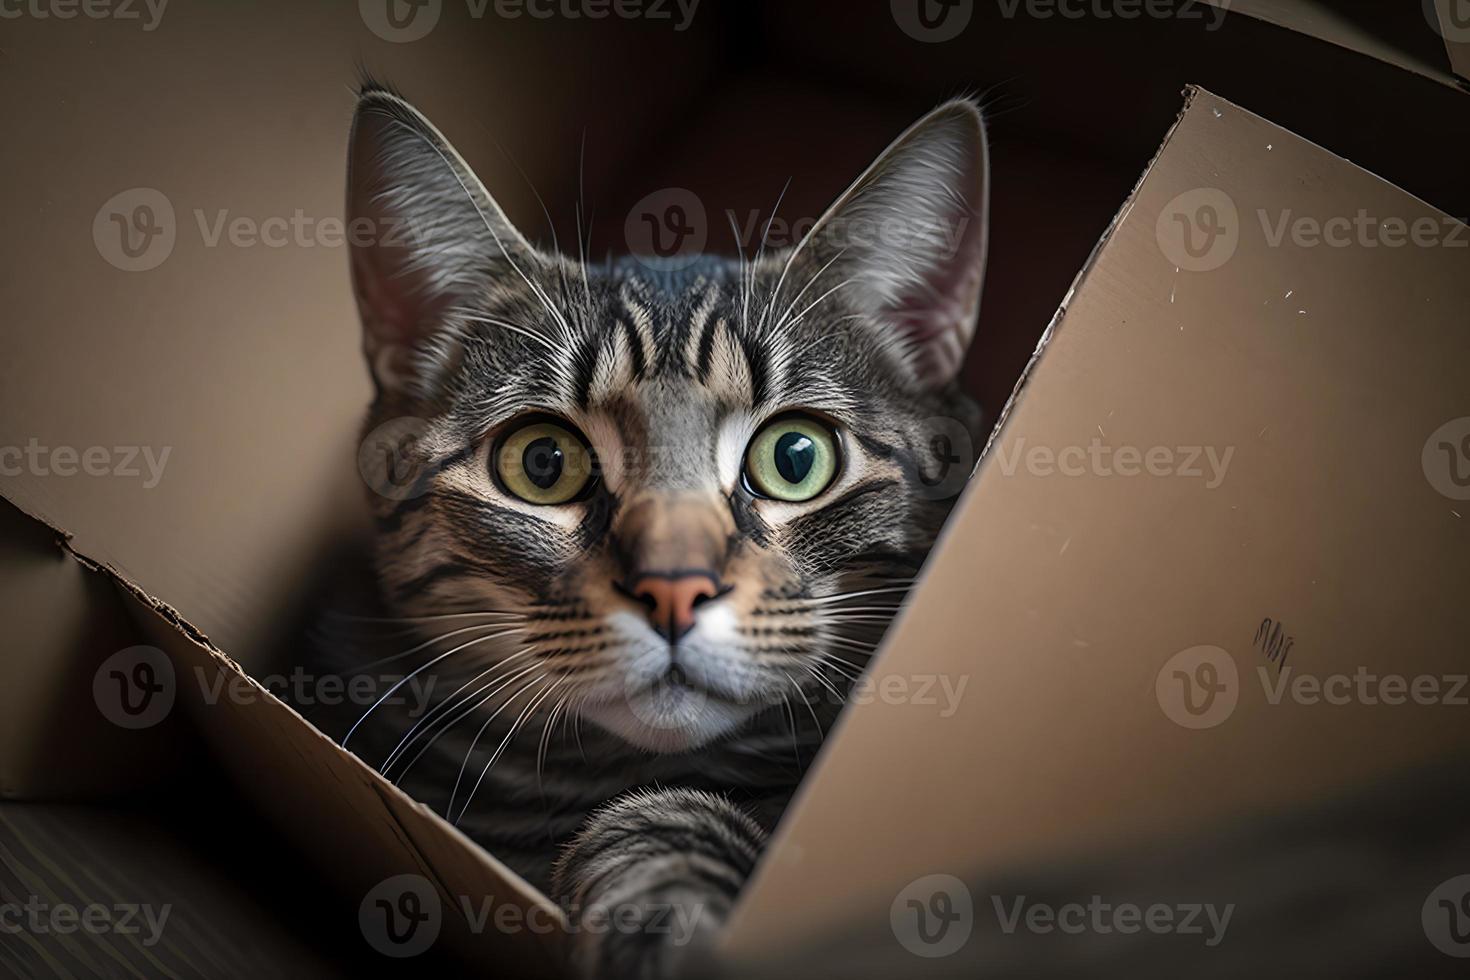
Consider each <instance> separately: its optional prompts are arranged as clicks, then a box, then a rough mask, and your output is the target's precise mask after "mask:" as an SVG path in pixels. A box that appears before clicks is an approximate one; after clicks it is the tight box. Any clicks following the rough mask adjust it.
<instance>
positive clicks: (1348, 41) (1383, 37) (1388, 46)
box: [1208, 0, 1459, 84]
mask: <svg viewBox="0 0 1470 980" xmlns="http://www.w3.org/2000/svg"><path fill="white" fill-rule="evenodd" d="M1208 2H1209V3H1211V4H1213V5H1214V6H1216V7H1219V8H1220V9H1221V10H1224V11H1228V12H1229V13H1230V14H1232V15H1233V14H1245V15H1246V16H1249V17H1256V18H1259V19H1260V20H1264V21H1266V22H1267V23H1270V24H1275V25H1276V26H1278V27H1285V28H1287V29H1288V30H1293V31H1298V32H1300V33H1302V34H1308V35H1310V36H1312V37H1316V38H1321V39H1322V40H1324V41H1327V42H1329V43H1331V44H1336V45H1338V46H1340V47H1344V48H1347V49H1348V50H1349V51H1356V52H1358V53H1359V54H1365V55H1368V56H1369V57H1370V58H1377V59H1378V60H1379V61H1383V62H1386V63H1387V64H1390V65H1394V66H1395V67H1398V68H1402V69H1404V70H1405V71H1411V72H1414V73H1415V74H1416V75H1423V76H1424V77H1425V78H1432V79H1434V80H1435V81H1439V82H1446V83H1449V84H1454V79H1453V77H1452V76H1451V75H1450V73H1449V72H1448V71H1446V70H1445V69H1446V66H1447V63H1446V60H1445V58H1444V53H1443V52H1442V51H1441V50H1440V43H1439V40H1438V38H1437V37H1436V36H1435V28H1436V27H1437V26H1439V25H1436V24H1435V22H1434V16H1433V10H1432V8H1431V6H1430V5H1431V4H1439V5H1440V6H1441V8H1445V16H1446V21H1445V23H1449V20H1448V15H1449V12H1448V9H1447V8H1448V6H1449V5H1451V4H1454V3H1457V2H1459V0H1423V2H1421V3H1420V4H1418V5H1417V7H1418V8H1419V9H1416V4H1414V3H1403V4H1385V3H1378V2H1374V0H1370V2H1367V3H1363V2H1356V3H1342V2H1341V0H1339V2H1337V3H1327V2H1322V0H1208Z"/></svg>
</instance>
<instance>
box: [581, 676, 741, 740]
mask: <svg viewBox="0 0 1470 980" xmlns="http://www.w3.org/2000/svg"><path fill="white" fill-rule="evenodd" d="M758 707H759V706H758V705H741V704H731V703H730V702H728V701H722V700H720V699H718V698H712V697H709V696H707V695H706V694H704V692H702V691H699V690H695V689H692V688H687V687H672V688H671V687H664V686H660V687H655V688H652V689H650V690H646V691H639V692H637V693H635V694H632V695H630V696H628V697H626V698H615V699H613V700H611V701H606V702H603V703H602V704H589V705H587V706H586V707H585V708H584V709H583V710H582V716H583V717H585V718H587V719H589V720H590V721H592V722H593V723H594V724H596V725H597V726H598V727H599V728H602V729H605V730H606V731H608V732H610V733H612V734H613V735H616V736H617V737H618V738H621V739H622V740H623V741H625V742H627V743H628V744H630V745H634V746H637V747H638V748H640V749H644V750H646V751H649V752H660V753H673V752H688V751H691V750H693V749H697V748H699V747H700V746H702V745H705V744H707V743H709V742H712V741H714V740H715V739H717V738H719V737H720V736H722V735H726V734H729V733H730V732H732V731H734V730H735V729H736V728H737V727H739V725H740V724H741V723H742V722H744V721H745V720H746V719H747V718H749V717H750V716H751V715H753V714H755V713H756V710H757V709H758Z"/></svg>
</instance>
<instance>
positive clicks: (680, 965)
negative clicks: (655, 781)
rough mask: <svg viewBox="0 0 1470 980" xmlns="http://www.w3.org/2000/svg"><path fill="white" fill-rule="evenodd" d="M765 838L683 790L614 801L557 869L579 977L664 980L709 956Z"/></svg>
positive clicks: (727, 807) (706, 798)
mask: <svg viewBox="0 0 1470 980" xmlns="http://www.w3.org/2000/svg"><path fill="white" fill-rule="evenodd" d="M765 838H766V832H765V831H764V830H762V829H761V827H760V826H759V825H758V824H757V823H756V822H755V821H754V820H752V819H751V818H750V817H749V816H747V815H746V814H745V813H743V812H741V811H740V810H738V809H737V808H736V807H735V806H734V805H733V804H732V803H730V802H729V801H728V800H726V799H724V798H722V797H719V796H715V795H713V794H710V793H703V792H697V791H694V790H686V789H669V790H644V791H639V792H635V793H629V794H627V795H625V796H621V797H618V798H617V799H616V800H614V801H613V802H612V803H610V804H608V805H607V806H605V807H603V808H602V809H600V810H598V811H596V812H595V813H593V814H592V815H591V816H590V817H588V819H587V822H586V824H585V825H584V826H583V827H582V829H581V831H579V832H578V834H577V836H576V837H575V838H574V839H573V840H572V842H571V843H570V844H569V845H568V847H567V849H566V851H565V852H564V853H563V854H562V856H561V858H560V859H559V860H558V862H557V866H556V872H555V877H554V880H553V882H552V892H553V895H554V896H555V897H556V899H557V900H558V901H560V902H561V903H562V904H563V906H564V907H565V908H567V910H568V914H569V916H570V920H571V926H572V959H573V966H574V968H575V969H576V971H577V973H578V974H579V975H580V976H583V977H598V978H604V977H605V978H608V980H627V978H640V980H663V978H668V977H674V976H677V975H678V974H679V973H680V971H681V970H682V969H684V968H685V967H686V966H687V965H690V964H692V963H695V962H698V961H699V960H700V959H701V958H702V957H703V956H704V955H706V954H707V953H708V951H709V947H710V944H711V942H712V940H713V939H714V937H715V935H716V934H717V933H718V932H719V930H720V927H721V926H723V925H724V923H725V920H726V919H727V918H728V917H729V914H730V910H731V908H732V907H733V906H734V904H735V898H736V895H738V894H739V891H740V888H741V886H742V885H743V884H744V883H745V879H746V877H747V876H748V875H749V874H750V871H751V869H752V868H753V867H755V862H756V858H757V857H758V856H759V854H760V851H761V848H762V846H764V844H765Z"/></svg>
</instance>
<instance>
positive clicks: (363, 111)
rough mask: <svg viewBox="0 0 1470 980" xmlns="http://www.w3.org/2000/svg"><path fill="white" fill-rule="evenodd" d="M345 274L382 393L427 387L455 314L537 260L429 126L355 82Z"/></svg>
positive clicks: (448, 346)
mask: <svg viewBox="0 0 1470 980" xmlns="http://www.w3.org/2000/svg"><path fill="white" fill-rule="evenodd" d="M347 218H348V238H349V240H350V242H351V255H352V283H353V288H354V290H355V292H356V294H357V305H358V310H359V312H360V313H361V314H362V325H363V350H364V352H365V353H366V355H367V359H368V365H369V367H370V368H371V370H372V373H373V379H374V381H375V382H376V383H377V385H378V387H379V389H380V390H405V389H409V388H412V389H415V390H417V391H419V392H420V393H422V392H423V391H424V390H426V389H431V388H432V387H433V383H434V381H435V377H434V375H435V374H436V373H437V372H440V371H442V370H443V369H444V368H445V366H446V365H447V364H448V363H450V362H452V361H453V359H454V357H455V352H456V350H457V346H458V345H457V343H456V341H455V338H454V336H453V330H452V329H451V324H452V322H453V321H454V319H455V311H456V310H461V309H465V308H470V309H473V308H475V307H476V304H477V303H478V302H479V301H480V299H481V298H482V297H483V296H484V294H485V292H486V290H487V289H488V287H489V285H490V283H491V281H492V279H493V277H495V276H497V275H509V276H517V278H519V276H518V272H519V273H520V274H524V275H527V276H530V275H533V274H534V273H533V270H534V269H535V267H536V266H537V265H538V263H539V261H540V258H539V256H538V255H537V253H536V251H535V249H534V248H533V247H532V246H531V245H530V244H529V243H527V241H526V240H525V238H524V237H522V235H521V234H520V232H518V231H517V230H516V229H515V227H514V226H513V225H511V223H510V221H509V220H507V219H506V217H505V213H504V212H503V211H501V209H500V207H499V205H497V204H496V203H495V201H494V200H493V199H492V198H491V197H490V195H489V194H488V193H487V192H486V190H485V187H484V185H483V184H481V183H480V181H479V178H477V177H476V176H475V175H474V173H473V172H472V171H471V170H470V168H469V165H468V164H466V163H465V161H464V159H463V158H462V157H460V155H459V154H458V153H457V152H455V149H454V147H453V146H451V145H450V144H449V141H448V140H446V139H445V138H444V136H443V134H441V133H440V132H439V131H438V130H437V129H435V128H434V126H433V124H432V123H430V122H429V120H428V119H426V118H424V116H423V115H422V114H420V113H419V111H418V110H417V109H415V108H414V107H413V106H411V105H409V104H408V103H407V102H406V101H404V100H403V99H402V98H400V97H398V96H397V95H395V94H393V93H392V92H388V91H385V90H383V89H380V88H377V87H373V86H369V87H368V88H366V89H364V91H363V93H362V95H361V98H360V99H359V101H358V104H357V112H356V114H355V116H354V117H353V121H352V135H351V138H350V141H349V147H348V158H347Z"/></svg>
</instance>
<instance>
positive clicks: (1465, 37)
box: [1432, 0, 1470, 81]
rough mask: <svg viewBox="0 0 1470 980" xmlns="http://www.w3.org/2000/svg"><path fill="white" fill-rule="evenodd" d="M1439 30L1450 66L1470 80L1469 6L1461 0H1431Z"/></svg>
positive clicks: (1463, 77) (1456, 72)
mask: <svg viewBox="0 0 1470 980" xmlns="http://www.w3.org/2000/svg"><path fill="white" fill-rule="evenodd" d="M1432 2H1433V4H1434V12H1435V14H1436V15H1437V16H1438V18H1439V32H1440V33H1441V34H1442V35H1444V44H1445V48H1446V50H1448V51H1449V54H1450V68H1451V70H1453V71H1454V73H1455V74H1456V75H1459V76H1460V78H1462V79H1464V80H1467V81H1470V6H1467V5H1466V4H1465V3H1464V2H1463V0H1432Z"/></svg>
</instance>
